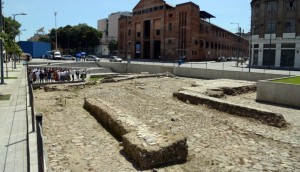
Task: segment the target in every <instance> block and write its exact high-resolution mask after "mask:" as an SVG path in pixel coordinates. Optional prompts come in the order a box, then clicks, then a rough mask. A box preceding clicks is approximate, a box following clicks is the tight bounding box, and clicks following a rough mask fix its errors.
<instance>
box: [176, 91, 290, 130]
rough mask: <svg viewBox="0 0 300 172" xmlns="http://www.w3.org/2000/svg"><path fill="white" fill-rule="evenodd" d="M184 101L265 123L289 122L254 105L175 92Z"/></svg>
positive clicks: (279, 123) (283, 125)
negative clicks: (253, 106) (249, 105)
mask: <svg viewBox="0 0 300 172" xmlns="http://www.w3.org/2000/svg"><path fill="white" fill-rule="evenodd" d="M173 96H174V97H177V98H178V99H179V100H181V101H183V102H187V101H189V102H190V103H192V104H195V105H198V104H201V105H206V106H208V107H210V108H213V109H217V110H220V111H223V112H227V113H229V114H233V115H238V116H242V117H247V118H254V119H257V120H259V121H261V122H263V123H266V124H268V125H271V126H275V127H279V128H281V127H285V126H286V125H287V122H286V121H285V119H284V117H283V116H282V115H281V114H277V113H273V112H270V111H266V110H263V109H255V108H252V107H245V106H241V105H237V104H233V103H228V102H225V101H223V100H221V99H217V98H213V97H209V96H206V95H203V94H199V93H196V92H193V91H179V92H176V93H174V94H173Z"/></svg>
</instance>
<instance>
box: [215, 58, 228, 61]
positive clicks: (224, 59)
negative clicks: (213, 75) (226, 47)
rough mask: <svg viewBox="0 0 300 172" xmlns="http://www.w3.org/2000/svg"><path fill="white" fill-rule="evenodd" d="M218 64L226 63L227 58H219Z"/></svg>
mask: <svg viewBox="0 0 300 172" xmlns="http://www.w3.org/2000/svg"><path fill="white" fill-rule="evenodd" d="M216 62H226V58H225V57H219V58H217V60H216Z"/></svg>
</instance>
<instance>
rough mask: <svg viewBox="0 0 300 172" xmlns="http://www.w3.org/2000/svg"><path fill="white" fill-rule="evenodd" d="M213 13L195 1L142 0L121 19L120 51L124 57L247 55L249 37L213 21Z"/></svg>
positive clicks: (208, 58)
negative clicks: (237, 33)
mask: <svg viewBox="0 0 300 172" xmlns="http://www.w3.org/2000/svg"><path fill="white" fill-rule="evenodd" d="M210 18H214V16H213V15H211V14H209V13H207V12H205V11H200V7H199V6H198V5H196V4H194V3H193V2H187V3H183V4H178V5H176V6H175V7H173V6H171V5H169V4H167V3H166V2H165V1H163V0H141V1H140V2H139V3H138V4H137V5H136V6H135V7H134V8H133V16H123V17H121V18H120V20H119V36H118V46H119V47H118V53H119V55H120V56H121V57H131V58H143V59H159V58H161V59H163V60H178V59H179V57H183V56H184V57H185V58H186V59H187V60H188V61H199V60H214V59H217V58H218V57H220V56H224V57H233V56H234V57H237V56H239V57H245V56H248V54H249V42H248V40H246V39H244V38H242V37H240V36H238V35H236V34H234V33H231V32H229V31H227V30H225V29H223V28H221V27H218V26H216V25H213V24H211V23H210Z"/></svg>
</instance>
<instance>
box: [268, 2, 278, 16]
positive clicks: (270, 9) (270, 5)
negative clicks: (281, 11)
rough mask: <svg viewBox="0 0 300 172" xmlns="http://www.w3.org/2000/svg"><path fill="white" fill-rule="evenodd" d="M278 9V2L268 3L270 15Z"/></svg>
mask: <svg viewBox="0 0 300 172" xmlns="http://www.w3.org/2000/svg"><path fill="white" fill-rule="evenodd" d="M276 9H277V4H276V1H269V2H268V3H267V11H268V12H269V13H273V12H276Z"/></svg>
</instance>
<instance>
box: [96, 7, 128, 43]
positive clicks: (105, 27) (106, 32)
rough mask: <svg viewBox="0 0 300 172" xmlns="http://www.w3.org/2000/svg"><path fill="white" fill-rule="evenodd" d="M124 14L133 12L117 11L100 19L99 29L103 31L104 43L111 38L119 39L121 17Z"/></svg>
mask: <svg viewBox="0 0 300 172" xmlns="http://www.w3.org/2000/svg"><path fill="white" fill-rule="evenodd" d="M124 16H132V13H131V12H116V13H111V14H110V15H109V16H108V18H105V19H101V20H98V22H97V24H98V30H99V31H101V32H102V34H103V35H102V39H101V41H102V43H107V42H109V41H110V40H115V41H117V40H118V31H119V28H118V26H119V18H121V17H124Z"/></svg>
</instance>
